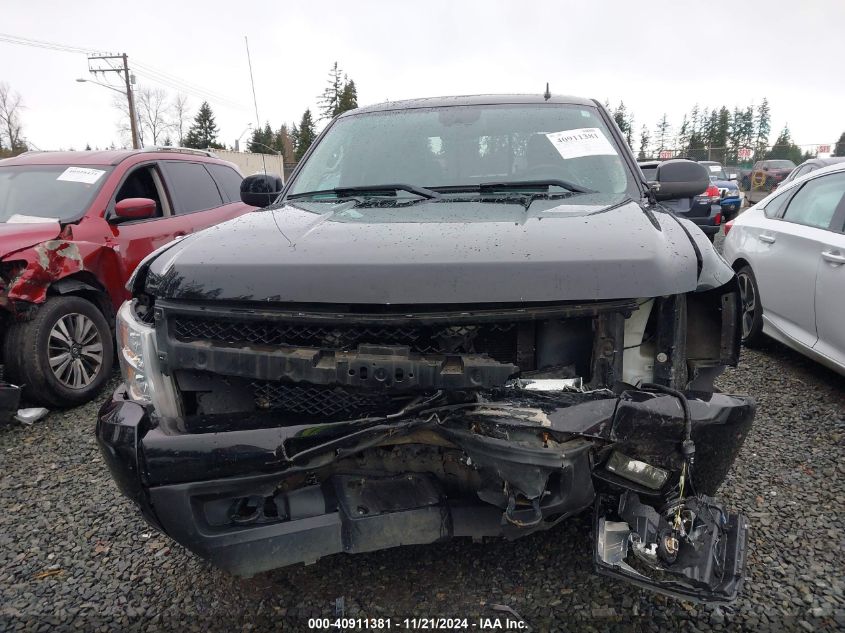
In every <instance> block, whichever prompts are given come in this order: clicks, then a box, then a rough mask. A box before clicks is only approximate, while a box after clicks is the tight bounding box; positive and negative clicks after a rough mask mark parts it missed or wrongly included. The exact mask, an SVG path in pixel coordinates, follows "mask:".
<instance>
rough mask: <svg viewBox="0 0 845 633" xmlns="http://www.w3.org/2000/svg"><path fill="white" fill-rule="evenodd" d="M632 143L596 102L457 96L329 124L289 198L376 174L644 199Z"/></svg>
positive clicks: (438, 186)
mask: <svg viewBox="0 0 845 633" xmlns="http://www.w3.org/2000/svg"><path fill="white" fill-rule="evenodd" d="M627 151H628V150H627V148H622V147H620V146H619V143H618V140H617V138H616V136H615V134H614V133H613V131H612V130H611V129H609V127H608V125H607V123H606V122H605V119H604V117H603V116H602V113H601V111H600V110H599V109H598V108H597V107H594V106H586V105H575V104H560V103H550V104H494V105H451V106H437V107H428V108H400V109H394V110H378V111H371V112H361V113H356V114H352V115H346V116H343V117H340V118H338V119H335V120H334V121H333V122H332V123H331V124H330V127H329V128H328V129H327V130H326V132H325V133H324V134H323V135H322V136H321V137H320V139H319V141H318V144H317V145H316V146H315V147H314V148H313V149H312V151H311V152H310V154H309V155H308V157H307V158H306V160H305V163H304V164H303V165H302V167H301V168H300V169H299V170H298V171H297V173H296V174H295V176H294V178H293V180H292V181H291V183H290V185H289V186H288V188H287V190H286V192H285V199H288V198H296V197H297V196H301V194H303V193H306V192H309V191H323V190H331V189H347V188H353V187H360V186H365V185H372V184H373V183H376V182H398V183H405V184H408V185H413V186H416V187H424V188H426V189H435V190H441V191H448V190H449V188H450V187H466V186H477V185H482V184H485V183H489V182H497V183H508V182H520V181H539V180H549V179H556V180H563V181H567V182H571V183H574V184H575V185H577V186H579V187H581V188H583V189H585V190H591V191H595V192H599V193H618V194H621V193H625V194H628V195H629V196H631V197H635V198H636V197H639V195H640V188H639V185H638V179H637V178H635V177H634V174H633V173H632V171H631V169H630V166H629V161H628V160H627V156H626V152H627ZM396 195H397V196H399V197H401V196H402V195H403V193H402V192H401V191H397V192H396ZM408 195H409V196H410V195H411V194H408Z"/></svg>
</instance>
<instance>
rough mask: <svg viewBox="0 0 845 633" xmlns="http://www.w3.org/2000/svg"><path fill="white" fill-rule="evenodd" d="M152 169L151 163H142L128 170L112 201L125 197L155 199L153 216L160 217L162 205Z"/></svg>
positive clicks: (118, 200)
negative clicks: (142, 164)
mask: <svg viewBox="0 0 845 633" xmlns="http://www.w3.org/2000/svg"><path fill="white" fill-rule="evenodd" d="M154 169H155V167H154V166H152V165H144V166H143V167H138V168H137V169H135V170H134V171H132V172H130V174H129V176H128V177H127V178H126V180H124V181H123V184H122V185H121V186H120V189H118V190H117V195H116V196H115V198H114V201H115V202H120V201H121V200H125V199H126V198H149V199H151V200H155V203H156V214H155V217H157V218H160V217H162V215H163V212H162V209H163V206H162V204H161V197H160V196H159V193H158V187H156V183H155V180H154V177H153V170H154Z"/></svg>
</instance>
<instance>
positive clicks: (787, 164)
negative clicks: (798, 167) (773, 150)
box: [766, 160, 795, 169]
mask: <svg viewBox="0 0 845 633" xmlns="http://www.w3.org/2000/svg"><path fill="white" fill-rule="evenodd" d="M766 166H767V167H768V168H769V169H794V168H795V163H793V162H792V161H791V160H769V161H766Z"/></svg>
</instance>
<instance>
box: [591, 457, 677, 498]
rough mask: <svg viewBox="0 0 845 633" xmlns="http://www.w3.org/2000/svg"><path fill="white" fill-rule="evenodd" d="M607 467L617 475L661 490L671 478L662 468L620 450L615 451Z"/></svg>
mask: <svg viewBox="0 0 845 633" xmlns="http://www.w3.org/2000/svg"><path fill="white" fill-rule="evenodd" d="M605 468H606V469H607V470H608V471H609V472H611V473H613V474H615V475H618V476H620V477H624V478H625V479H629V480H631V481H633V482H636V483H638V484H640V485H641V486H645V487H646V488H651V489H652V490H660V489H661V488H662V487H663V484H665V483H666V480H667V479H668V478H669V473H668V472H666V471H665V470H663V469H662V468H658V467H657V466H652V465H651V464H647V463H645V462H643V461H640V460H638V459H634V458H633V457H628V456H627V455H623V454H622V453H620V452H619V451H613V453H612V454H611V455H610V459H608V460H607V465H606V466H605Z"/></svg>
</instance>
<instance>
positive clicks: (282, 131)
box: [273, 123, 294, 163]
mask: <svg viewBox="0 0 845 633" xmlns="http://www.w3.org/2000/svg"><path fill="white" fill-rule="evenodd" d="M273 147H274V148H275V149H276V150H277V151H279V152H281V153H282V156H283V157H284V160H285V162H286V163H292V162H294V158H293V139H292V138H291V134H290V132H288V126H287V125H285V124H284V123H282V125H281V127H280V128H279V129H278V130H276V134H275V135H274V137H273Z"/></svg>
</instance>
